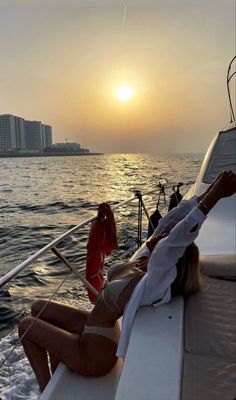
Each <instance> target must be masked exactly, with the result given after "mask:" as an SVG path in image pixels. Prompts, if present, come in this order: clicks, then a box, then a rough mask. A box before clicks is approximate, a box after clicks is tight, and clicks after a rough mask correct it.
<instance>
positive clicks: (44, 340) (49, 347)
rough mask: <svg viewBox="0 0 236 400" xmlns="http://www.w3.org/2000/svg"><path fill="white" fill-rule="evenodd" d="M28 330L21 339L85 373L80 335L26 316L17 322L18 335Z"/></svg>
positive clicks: (84, 355)
mask: <svg viewBox="0 0 236 400" xmlns="http://www.w3.org/2000/svg"><path fill="white" fill-rule="evenodd" d="M29 326H30V329H29V331H28V332H27V333H26V334H25V336H24V337H23V338H22V341H24V339H25V340H27V342H28V343H29V342H32V343H34V344H36V345H38V346H39V347H41V348H42V349H44V350H45V351H48V352H49V353H50V354H52V355H53V356H54V357H56V358H57V359H58V360H59V361H61V362H63V363H64V364H65V365H67V366H68V367H69V368H70V369H72V370H75V371H77V372H79V373H81V374H83V373H85V370H86V366H87V360H86V354H85V350H84V349H83V346H81V345H80V341H79V339H80V335H79V334H76V333H70V332H67V331H65V330H64V329H61V328H59V327H57V326H54V325H52V324H50V323H48V322H46V321H43V320H40V319H35V318H34V317H27V318H25V319H23V320H22V321H21V322H20V324H19V336H20V337H22V335H23V334H24V333H25V331H26V330H27V329H28V327H29Z"/></svg>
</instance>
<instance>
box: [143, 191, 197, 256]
mask: <svg viewBox="0 0 236 400" xmlns="http://www.w3.org/2000/svg"><path fill="white" fill-rule="evenodd" d="M197 204H198V201H197V197H196V196H194V197H192V198H191V199H189V200H182V201H181V202H180V204H179V205H178V207H175V208H173V209H172V210H170V211H169V212H168V213H167V214H166V215H165V216H164V217H163V218H161V219H160V220H159V223H158V227H157V228H156V229H155V231H154V233H153V234H152V236H158V235H160V234H161V233H163V232H165V231H167V232H170V231H171V229H173V227H174V226H175V225H176V224H177V223H178V222H179V221H181V220H182V219H183V218H184V217H185V216H186V215H187V214H188V213H189V212H190V211H191V210H192V209H193V208H194V207H195V206H196V205H197ZM149 256H150V251H149V249H148V248H147V246H146V245H145V244H144V245H143V249H142V250H141V251H140V253H139V254H138V258H141V257H149Z"/></svg>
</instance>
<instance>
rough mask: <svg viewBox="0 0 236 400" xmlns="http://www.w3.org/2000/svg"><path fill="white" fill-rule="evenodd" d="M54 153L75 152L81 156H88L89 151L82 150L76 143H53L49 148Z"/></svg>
mask: <svg viewBox="0 0 236 400" xmlns="http://www.w3.org/2000/svg"><path fill="white" fill-rule="evenodd" d="M51 148H52V149H54V150H56V151H65V152H75V153H81V154H88V153H89V149H83V148H82V147H81V146H80V144H79V143H76V142H62V143H55V144H53V145H52V146H51Z"/></svg>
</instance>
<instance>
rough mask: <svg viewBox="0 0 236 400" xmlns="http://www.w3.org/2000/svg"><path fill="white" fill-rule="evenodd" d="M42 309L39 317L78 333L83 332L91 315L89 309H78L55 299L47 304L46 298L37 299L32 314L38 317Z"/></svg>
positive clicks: (32, 307)
mask: <svg viewBox="0 0 236 400" xmlns="http://www.w3.org/2000/svg"><path fill="white" fill-rule="evenodd" d="M44 307H45V308H44ZM43 308H44V309H43ZM42 309H43V311H42V312H41V313H40V315H39V319H41V320H44V321H46V322H49V323H50V324H52V325H55V326H57V327H59V328H61V329H64V330H66V331H68V332H71V333H78V334H81V333H82V332H83V329H84V325H85V324H86V321H87V318H88V315H89V312H88V311H84V310H78V309H76V308H74V307H70V306H67V305H65V304H61V303H56V302H54V301H51V302H50V303H48V304H47V301H46V300H37V301H35V302H34V303H33V304H32V306H31V314H32V316H34V317H36V316H37V315H38V313H39V312H40V311H41V310H42Z"/></svg>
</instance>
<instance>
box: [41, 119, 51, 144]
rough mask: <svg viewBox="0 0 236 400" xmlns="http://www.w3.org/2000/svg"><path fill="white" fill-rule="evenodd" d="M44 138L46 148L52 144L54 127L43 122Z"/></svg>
mask: <svg viewBox="0 0 236 400" xmlns="http://www.w3.org/2000/svg"><path fill="white" fill-rule="evenodd" d="M42 139H43V148H44V149H45V148H46V147H50V146H51V145H52V127H51V126H50V125H44V124H42Z"/></svg>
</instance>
